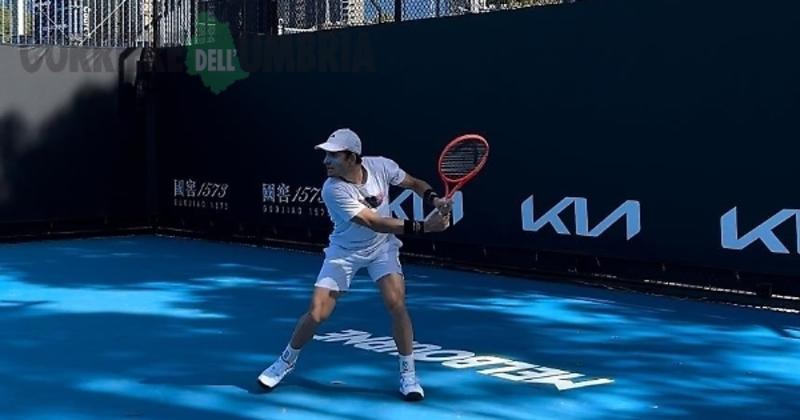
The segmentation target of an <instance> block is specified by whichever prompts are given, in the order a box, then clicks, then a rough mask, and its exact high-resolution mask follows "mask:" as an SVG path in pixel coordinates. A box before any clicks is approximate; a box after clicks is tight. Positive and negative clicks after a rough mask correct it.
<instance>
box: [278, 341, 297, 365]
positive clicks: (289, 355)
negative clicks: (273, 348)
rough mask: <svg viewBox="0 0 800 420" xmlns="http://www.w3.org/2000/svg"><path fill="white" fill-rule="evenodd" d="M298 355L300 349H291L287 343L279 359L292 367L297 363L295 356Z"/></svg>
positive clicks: (290, 345)
mask: <svg viewBox="0 0 800 420" xmlns="http://www.w3.org/2000/svg"><path fill="white" fill-rule="evenodd" d="M299 355H300V349H296V348H293V347H292V344H291V343H289V344H287V345H286V349H285V350H284V351H283V353H281V359H283V361H284V362H286V363H288V364H290V365H293V364H294V363H295V362H297V356H299Z"/></svg>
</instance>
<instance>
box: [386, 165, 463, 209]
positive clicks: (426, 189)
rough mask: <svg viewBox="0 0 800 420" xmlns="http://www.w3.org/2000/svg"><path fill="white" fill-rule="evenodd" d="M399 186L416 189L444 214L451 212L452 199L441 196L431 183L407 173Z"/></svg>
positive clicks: (416, 191) (415, 190)
mask: <svg viewBox="0 0 800 420" xmlns="http://www.w3.org/2000/svg"><path fill="white" fill-rule="evenodd" d="M397 186H398V187H400V188H405V189H407V190H412V191H414V192H415V193H417V195H418V196H420V197H422V198H423V199H424V200H425V202H427V203H429V204H432V205H433V206H434V207H436V208H437V209H439V212H441V213H442V214H446V213H450V200H445V199H443V198H441V197H439V194H438V193H436V191H435V190H434V189H433V187H431V184H428V183H427V182H425V181H423V180H421V179H419V178H415V177H413V176H411V175H410V174H408V173H406V176H405V178H403V180H402V181H401V182H400V183H399V184H397Z"/></svg>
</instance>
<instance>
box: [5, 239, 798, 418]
mask: <svg viewBox="0 0 800 420" xmlns="http://www.w3.org/2000/svg"><path fill="white" fill-rule="evenodd" d="M321 261H322V257H321V255H316V254H307V253H299V252H290V251H283V250H272V249H263V248H255V247H248V246H241V245H230V244H219V243H210V242H204V241H196V240H184V239H171V238H160V237H149V236H133V237H126V238H112V239H87V240H70V241H48V242H35V243H25V244H16V245H0V327H1V328H0V377H1V378H2V381H1V382H0V412H2V413H3V416H2V417H3V418H59V419H63V418H81V419H83V418H103V419H106V418H170V419H172V418H188V417H192V418H214V419H225V418H232V419H241V418H245V419H252V418H264V419H273V418H352V419H365V420H366V419H374V418H411V417H420V418H508V419H530V418H552V417H554V416H568V417H569V418H602V417H608V418H631V419H633V418H642V417H645V416H646V417H657V418H658V417H677V416H681V417H684V416H691V417H700V416H711V415H723V416H731V417H740V414H741V413H743V412H746V413H748V414H747V416H748V417H763V418H769V417H775V418H778V417H787V416H790V415H791V414H792V413H796V412H798V411H800V403H798V402H797V400H796V395H797V393H798V391H800V374H798V373H797V372H800V362H799V360H800V322H798V318H797V317H796V316H794V315H787V314H779V313H772V312H766V311H756V310H750V309H744V308H736V307H733V306H726V305H717V304H707V303H700V302H694V301H683V300H679V299H674V298H662V297H655V296H647V295H642V294H635V293H627V292H620V291H608V290H603V289H597V288H588V287H580V286H574V285H566V284H557V283H547V282H537V281H530V280H522V279H515V278H506V277H499V276H491V275H486V274H477V273H465V272H459V271H451V270H445V269H436V268H430V267H421V266H410V265H408V266H406V274H407V277H408V306H409V310H410V311H411V315H412V318H413V319H414V321H415V330H416V337H417V340H418V341H419V342H420V343H424V344H432V345H438V346H441V347H442V348H443V349H450V350H462V351H469V352H473V353H475V354H477V355H481V356H490V355H491V356H498V357H503V358H506V359H512V360H516V361H520V362H527V363H530V364H534V365H539V366H545V367H550V368H556V369H561V370H564V371H569V372H576V373H581V374H583V375H585V377H581V378H577V379H574V381H576V382H578V381H583V380H588V379H592V378H611V379H613V380H614V383H612V384H606V385H597V386H588V387H584V388H578V389H573V390H568V391H561V392H559V391H558V390H557V389H556V388H555V387H554V386H553V385H550V384H533V383H522V382H514V381H510V380H504V379H499V378H497V377H492V376H489V375H483V374H480V373H478V372H477V371H478V370H480V369H481V368H466V369H453V368H449V367H446V366H443V365H442V364H441V363H438V362H422V361H420V362H418V363H417V370H418V372H419V373H420V377H421V379H422V381H423V385H425V387H426V396H427V399H426V400H425V401H423V402H421V403H417V404H408V403H404V402H402V401H401V400H400V399H399V398H398V394H397V391H396V387H397V361H396V357H394V356H391V355H389V354H388V353H377V352H373V351H369V350H364V349H359V348H356V347H354V346H353V345H348V344H343V343H342V342H322V341H314V342H312V343H310V344H309V346H308V347H307V348H306V349H305V350H304V351H303V353H302V354H301V357H300V361H299V364H298V368H297V370H295V372H293V373H292V374H291V375H290V376H288V377H287V378H286V380H285V381H284V382H283V383H282V384H281V386H279V387H278V388H277V389H276V390H274V391H273V392H269V393H267V392H264V391H263V390H261V389H260V388H259V387H258V386H257V384H256V382H255V378H256V376H257V375H258V373H259V372H260V371H261V370H262V369H263V368H265V367H266V366H267V365H269V363H270V362H271V361H272V360H273V359H274V358H275V357H276V356H277V355H278V353H279V352H280V351H281V350H282V349H283V347H284V346H285V344H286V342H287V340H288V338H289V335H290V334H291V331H292V328H293V327H294V323H295V321H296V319H297V317H298V316H299V315H300V314H301V313H302V312H303V311H304V310H305V308H306V305H307V301H308V297H309V293H310V290H311V287H312V284H313V281H314V279H315V277H316V273H317V270H318V268H319V264H320V263H321ZM346 329H354V330H361V331H366V332H369V333H371V334H372V335H373V336H374V337H378V336H389V335H391V333H390V324H389V318H388V315H386V313H385V311H384V309H383V304H382V302H381V299H380V297H379V295H378V292H377V289H376V288H375V287H374V286H373V285H372V284H371V281H369V280H368V279H367V278H366V276H365V273H363V272H362V273H361V275H360V276H359V277H358V278H357V280H356V281H355V283H354V288H353V290H352V291H351V292H350V293H348V294H347V295H346V296H345V297H343V298H342V299H341V301H340V303H339V305H338V306H337V309H336V311H335V312H334V315H333V317H332V318H331V320H329V322H328V323H326V324H325V325H323V327H322V329H321V331H320V333H327V332H337V331H342V330H346Z"/></svg>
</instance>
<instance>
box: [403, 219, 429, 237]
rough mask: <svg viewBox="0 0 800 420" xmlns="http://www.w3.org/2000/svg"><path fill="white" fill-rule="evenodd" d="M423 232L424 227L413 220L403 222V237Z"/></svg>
mask: <svg viewBox="0 0 800 420" xmlns="http://www.w3.org/2000/svg"><path fill="white" fill-rule="evenodd" d="M423 232H425V225H424V224H423V223H422V222H417V221H414V220H405V221H403V235H416V234H419V233H423Z"/></svg>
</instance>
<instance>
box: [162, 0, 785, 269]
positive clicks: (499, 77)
mask: <svg viewBox="0 0 800 420" xmlns="http://www.w3.org/2000/svg"><path fill="white" fill-rule="evenodd" d="M798 39H800V3H797V2H790V1H765V2H759V3H757V4H756V3H753V2H752V1H739V0H736V1H727V0H726V1H721V0H709V1H703V2H696V1H689V0H657V1H648V2H638V1H621V0H606V1H602V0H593V1H585V2H580V3H578V4H575V5H570V6H563V7H544V8H533V9H528V10H522V11H514V12H499V13H490V14H484V15H475V16H465V17H458V18H447V19H436V20H428V21H415V22H406V23H402V24H394V25H380V26H373V27H366V28H355V29H349V30H343V31H331V32H320V33H312V34H303V35H295V36H285V37H279V38H258V39H255V38H254V39H248V40H244V41H242V42H241V43H240V44H239V45H238V57H239V59H240V60H241V62H242V63H243V65H244V66H245V69H246V70H249V72H250V74H249V76H248V77H247V78H246V79H244V80H240V81H237V82H236V83H234V84H232V85H231V86H229V87H228V88H227V89H226V90H224V91H223V92H221V93H219V94H215V93H213V92H212V91H211V90H210V89H208V88H207V87H206V86H204V85H203V82H202V80H201V79H200V78H199V77H197V76H190V75H187V74H186V73H185V69H184V68H183V67H182V63H183V62H184V59H185V56H184V54H185V51H184V50H182V49H172V50H165V51H163V52H162V56H161V57H160V59H161V67H162V73H161V74H160V76H159V83H158V91H157V95H158V104H159V109H160V112H161V114H159V115H163V116H164V117H163V118H159V120H158V129H157V136H158V145H159V149H158V157H159V162H160V165H159V195H160V211H159V213H160V214H161V215H162V217H163V219H162V220H163V223H164V225H166V226H178V227H179V226H184V227H186V226H195V227H198V226H199V227H203V226H208V225H210V224H212V223H213V224H214V225H216V226H225V229H231V230H232V231H237V232H242V233H248V232H249V233H251V234H259V235H260V234H266V235H269V234H270V232H272V233H275V232H278V231H279V230H281V229H286V228H287V226H297V227H298V229H297V230H296V231H294V232H295V233H294V234H291V235H289V236H292V237H291V239H294V240H299V241H310V242H322V241H324V240H325V234H326V233H327V232H326V231H327V229H328V226H329V225H328V221H327V219H326V218H325V217H324V215H322V216H320V214H319V209H320V208H321V204H319V203H314V204H309V203H303V202H302V201H303V200H302V196H303V195H302V192H303V191H302V188H300V189H301V191H300V193H298V192H297V189H298V187H309V189H306V192H310V193H311V194H313V190H311V189H310V187H319V186H320V185H321V183H322V182H323V180H324V172H323V171H322V167H321V165H320V160H321V158H322V156H321V155H320V154H318V153H317V152H314V151H313V150H312V146H313V145H314V144H316V143H318V142H320V141H322V140H324V138H325V137H326V136H327V134H328V133H329V132H331V131H332V130H334V129H335V128H338V127H342V126H348V127H351V128H353V129H355V130H356V131H357V132H358V133H360V135H361V137H362V139H363V140H364V148H365V151H366V153H367V154H370V155H385V156H389V157H392V158H394V159H395V160H397V161H398V162H399V163H400V164H401V166H402V167H404V168H405V169H406V170H408V171H409V172H410V173H412V174H414V175H417V176H419V177H422V178H425V179H428V180H430V181H431V182H432V183H435V184H437V185H438V184H439V182H438V180H437V179H436V172H435V162H436V158H437V155H438V152H439V151H440V149H441V148H442V146H443V145H444V144H445V143H446V142H447V141H448V140H449V139H451V138H452V137H455V136H456V135H458V134H461V133H466V132H477V133H481V134H483V135H485V136H486V138H487V139H489V141H490V142H491V145H492V154H491V157H490V161H489V164H488V166H487V167H486V169H485V173H483V174H482V175H481V177H480V178H478V179H477V180H476V181H475V182H474V183H473V184H471V185H469V186H468V187H467V188H466V190H465V191H464V196H463V200H464V201H463V210H464V213H463V219H461V220H460V221H459V222H458V223H457V224H455V226H454V227H453V228H452V229H451V230H450V231H449V232H447V233H445V234H443V235H438V236H435V237H434V236H431V237H430V238H431V240H436V241H438V242H441V243H461V244H474V245H475V246H477V247H510V248H514V249H519V250H531V251H534V250H551V251H558V252H564V253H569V254H579V255H591V256H599V257H614V258H621V259H630V260H637V261H650V262H665V263H672V264H688V265H693V266H698V267H712V268H722V269H728V270H734V271H747V272H755V273H774V274H783V275H790V276H796V275H800V255H798V252H800V249H798V248H800V247H798V245H797V242H798V235H800V232H798V229H797V228H796V226H797V225H796V223H797V222H800V220H798V221H797V222H796V221H795V215H796V214H800V212H798V211H797V210H792V209H800V197H799V196H798V194H797V193H796V191H795V189H794V184H793V180H794V178H795V164H794V161H795V160H796V156H797V154H798V153H797V152H798V146H797V142H798V139H800V125H799V124H798V123H797V115H798V111H800V82H798V80H797V75H798V74H800V58H799V56H798V55H797V53H796V49H797V48H796V43H797V40H798ZM188 180H192V181H195V182H196V183H197V188H198V189H200V188H201V187H202V185H203V184H204V183H205V184H206V186H205V187H202V188H203V190H204V191H203V194H200V195H205V197H197V196H195V197H186V193H187V192H186V191H185V190H182V189H180V188H179V190H178V191H176V188H175V187H176V184H177V185H179V186H185V182H186V181H188ZM281 183H285V184H286V185H287V186H288V187H289V189H290V191H289V193H290V195H291V197H290V198H289V201H292V199H294V200H295V202H294V203H291V202H290V203H277V202H276V203H272V202H271V201H270V200H269V197H266V198H265V196H264V194H263V193H264V191H263V190H264V187H265V186H266V188H267V189H269V188H271V187H270V185H273V184H274V185H275V186H276V187H277V186H279V185H280V184H281ZM214 184H222V185H224V188H218V187H217V186H215V185H214ZM265 184H266V185H265ZM212 190H214V191H216V192H212ZM222 190H224V193H223V192H220V191H222ZM530 196H533V197H534V217H535V218H536V219H538V218H539V217H541V216H542V215H543V214H544V213H545V212H547V211H548V210H549V209H550V208H551V207H553V206H555V205H556V204H557V203H559V202H562V203H565V204H570V203H571V204H570V205H569V206H566V207H565V209H564V211H562V212H561V213H560V214H559V215H560V220H562V221H563V224H564V228H565V229H566V230H567V231H568V232H569V234H564V235H561V234H557V233H556V232H555V229H554V228H553V225H547V226H543V227H541V228H540V229H539V230H538V231H525V230H523V219H524V218H526V217H527V218H528V219H529V220H530V215H525V214H524V211H523V203H524V202H525V200H526V199H528V198H529V197H530ZM566 197H573V198H585V199H586V203H587V214H588V218H587V219H586V221H587V222H588V229H587V230H588V231H589V232H591V229H593V228H595V226H597V225H598V224H599V223H600V222H601V221H602V220H603V219H604V218H605V217H606V216H607V215H609V214H610V213H611V212H612V211H613V210H614V209H616V208H618V206H620V205H621V204H623V203H625V202H628V200H631V201H632V202H629V207H627V209H628V210H631V211H632V212H633V211H634V209H635V208H636V206H637V205H638V210H639V213H638V214H639V218H638V219H639V223H640V227H641V229H640V230H639V231H637V230H636V229H635V228H634V226H635V223H634V222H633V219H631V223H633V224H632V225H631V229H630V231H626V223H625V219H624V218H623V219H620V220H618V221H617V222H616V223H614V224H612V225H611V226H610V227H609V228H608V229H607V230H605V231H604V232H602V234H599V235H597V236H594V237H593V236H591V235H589V233H588V232H584V234H582V235H581V234H578V233H577V232H578V231H579V229H578V228H576V224H578V225H579V224H580V219H581V218H580V217H579V218H578V219H579V220H576V217H575V207H576V205H580V202H581V200H570V199H568V200H567V201H563V200H564V199H565V198H566ZM189 198H191V200H189V201H181V202H180V203H178V204H177V205H176V201H175V200H176V199H181V200H183V199H189ZM276 201H279V200H278V199H277V198H276ZM306 201H307V200H306ZM633 202H635V203H633ZM186 205H189V206H206V207H205V208H202V207H201V208H188V207H185V206H186ZM264 205H266V206H267V209H268V211H267V212H266V213H265V212H264V210H265V208H264ZM275 206H279V207H278V209H282V210H280V211H286V210H287V209H288V211H290V212H291V211H292V209H294V211H302V212H303V214H302V215H298V214H288V215H280V214H274V213H273V210H274V209H275V208H276V207H275ZM404 208H405V209H406V211H407V212H409V213H410V212H411V206H410V202H409V203H406V205H405V207H404ZM733 208H736V209H737V219H736V220H735V223H733V218H732V217H731V216H732V215H731V214H730V213H728V212H729V211H730V210H731V209H733ZM298 209H305V210H298ZM315 209H317V210H315ZM784 209H786V210H788V211H785V212H783V213H779V212H780V211H782V210H784ZM726 213H728V214H729V217H728V218H723V215H725V214H726ZM776 214H778V218H777V219H772V222H773V223H772V224H767V225H761V229H760V230H756V231H754V233H753V234H751V235H750V236H747V235H746V234H747V233H748V232H750V231H751V230H753V229H755V228H756V227H757V226H759V225H760V224H761V223H763V222H765V221H767V220H768V219H769V218H771V217H772V216H773V215H776ZM634 219H635V217H634ZM551 220H553V221H554V223H556V222H555V219H551ZM778 222H781V223H778ZM725 223H727V224H726V225H725V229H724V231H725V232H727V234H729V235H730V240H729V241H727V242H726V243H725V246H723V241H722V238H723V224H725ZM734 226H736V227H737V228H738V232H737V233H736V234H734V232H733V230H732V229H731V228H732V227H734ZM772 227H774V229H770V228H772ZM772 232H774V233H772ZM595 233H597V232H595ZM629 234H633V235H632V237H630V238H628V236H629ZM771 235H774V239H773V238H772V236H771ZM759 237H760V238H763V240H765V241H767V242H768V243H770V244H771V246H772V250H770V249H768V247H767V246H766V245H765V243H764V242H762V241H761V240H758V238H759ZM770 241H771V242H770ZM776 241H779V243H780V244H782V246H785V248H786V251H788V253H783V250H782V249H781V248H780V246H779V245H778V242H776ZM737 243H738V244H739V246H738V247H742V248H743V249H741V250H735V249H730V248H736V247H737V246H736V244H737ZM744 245H747V246H744ZM426 249H427V250H428V251H427V252H431V253H432V251H431V250H430V248H426ZM439 249H441V248H439ZM776 251H777V252H776ZM437 252H441V251H437ZM521 255H525V254H521ZM521 258H526V257H521Z"/></svg>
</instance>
